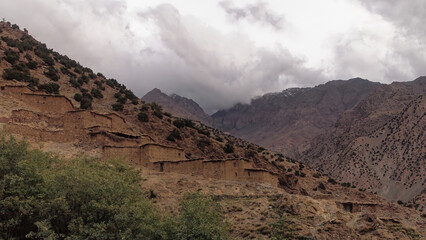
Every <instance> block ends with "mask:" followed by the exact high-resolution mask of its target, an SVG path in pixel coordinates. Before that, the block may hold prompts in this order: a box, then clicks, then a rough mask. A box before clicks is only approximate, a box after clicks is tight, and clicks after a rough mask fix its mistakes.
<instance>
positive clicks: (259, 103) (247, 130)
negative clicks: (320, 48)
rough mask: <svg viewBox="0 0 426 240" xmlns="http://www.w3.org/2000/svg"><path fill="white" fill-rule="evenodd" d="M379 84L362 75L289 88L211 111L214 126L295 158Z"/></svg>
mask: <svg viewBox="0 0 426 240" xmlns="http://www.w3.org/2000/svg"><path fill="white" fill-rule="evenodd" d="M379 85H380V84H378V83H373V82H370V81H367V80H363V79H359V78H357V79H351V80H348V81H331V82H328V83H326V84H323V85H319V86H317V87H314V88H301V89H288V90H285V91H283V92H281V93H274V94H267V95H264V96H262V97H259V98H256V99H253V100H252V102H251V103H250V104H249V105H242V104H238V105H236V106H234V107H233V108H231V109H228V110H223V111H219V112H217V113H215V114H213V115H212V117H213V121H214V122H213V123H214V126H215V127H217V128H219V129H221V130H223V131H226V132H230V133H231V134H233V135H235V136H237V137H240V138H243V139H246V140H248V141H251V142H254V143H256V144H259V145H261V146H264V147H267V148H270V149H273V150H275V151H278V152H281V153H283V154H284V155H287V156H289V157H292V158H298V157H299V156H300V153H302V152H303V151H304V150H306V149H307V148H309V145H310V141H311V140H312V139H313V138H315V137H316V136H318V135H320V134H323V133H325V132H327V131H328V130H330V129H332V127H333V126H334V124H335V123H336V121H337V119H338V118H339V116H340V115H341V114H342V113H343V112H345V111H346V110H349V109H351V108H353V107H354V106H355V105H356V104H357V103H359V102H360V101H361V100H362V99H364V98H366V97H367V96H368V95H369V93H370V92H371V91H373V90H374V89H375V88H376V87H377V86H379Z"/></svg>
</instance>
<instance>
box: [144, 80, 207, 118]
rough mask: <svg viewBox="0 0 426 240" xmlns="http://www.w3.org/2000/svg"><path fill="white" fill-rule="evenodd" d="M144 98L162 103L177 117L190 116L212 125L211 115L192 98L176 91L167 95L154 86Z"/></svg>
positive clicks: (147, 100) (166, 109) (146, 100)
mask: <svg viewBox="0 0 426 240" xmlns="http://www.w3.org/2000/svg"><path fill="white" fill-rule="evenodd" d="M142 100H143V101H145V102H147V103H151V102H155V103H157V104H160V105H161V106H162V107H163V109H164V110H165V111H166V112H169V113H171V114H173V115H175V116H177V117H182V118H189V119H192V120H196V121H201V122H203V123H205V124H208V125H210V122H211V118H210V116H209V115H207V114H206V113H205V112H204V110H203V109H202V108H201V107H200V106H199V105H198V104H197V103H196V102H195V101H194V100H192V99H189V98H186V97H182V96H180V95H177V94H175V93H173V94H170V95H167V94H165V93H163V92H162V91H161V90H160V89H158V88H154V89H153V90H151V91H150V92H148V93H147V94H145V96H143V97H142Z"/></svg>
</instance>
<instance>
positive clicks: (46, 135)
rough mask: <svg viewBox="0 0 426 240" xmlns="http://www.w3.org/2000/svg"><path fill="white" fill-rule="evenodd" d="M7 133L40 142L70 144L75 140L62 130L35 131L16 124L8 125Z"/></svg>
mask: <svg viewBox="0 0 426 240" xmlns="http://www.w3.org/2000/svg"><path fill="white" fill-rule="evenodd" d="M6 132H8V133H12V134H19V135H22V136H25V137H29V138H32V139H33V140H35V141H40V142H48V141H52V142H58V143H64V142H70V141H72V140H73V138H71V137H70V136H69V135H68V134H65V132H64V131H61V130H58V131H51V130H44V129H35V128H33V127H29V126H26V125H20V124H16V123H8V124H7V125H6Z"/></svg>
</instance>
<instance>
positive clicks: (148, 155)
mask: <svg viewBox="0 0 426 240" xmlns="http://www.w3.org/2000/svg"><path fill="white" fill-rule="evenodd" d="M141 159H142V160H145V161H148V162H157V161H179V160H184V159H185V152H184V151H183V149H180V148H175V147H168V146H163V145H158V144H145V145H142V146H141Z"/></svg>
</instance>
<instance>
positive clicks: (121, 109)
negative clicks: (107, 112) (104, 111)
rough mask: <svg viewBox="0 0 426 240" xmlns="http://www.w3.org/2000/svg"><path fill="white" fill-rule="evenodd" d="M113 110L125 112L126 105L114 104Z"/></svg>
mask: <svg viewBox="0 0 426 240" xmlns="http://www.w3.org/2000/svg"><path fill="white" fill-rule="evenodd" d="M112 110H114V111H118V112H121V111H123V110H124V105H123V104H121V103H114V104H112Z"/></svg>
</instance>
